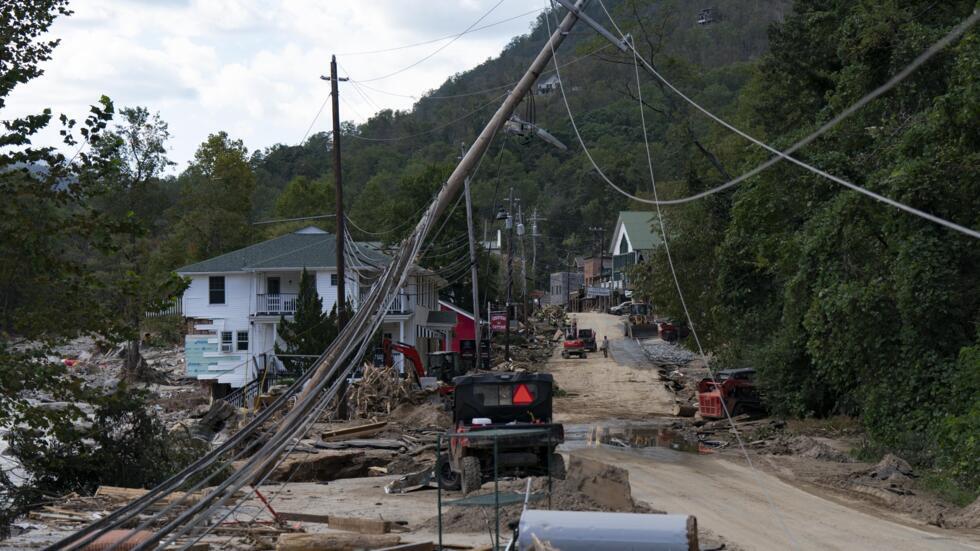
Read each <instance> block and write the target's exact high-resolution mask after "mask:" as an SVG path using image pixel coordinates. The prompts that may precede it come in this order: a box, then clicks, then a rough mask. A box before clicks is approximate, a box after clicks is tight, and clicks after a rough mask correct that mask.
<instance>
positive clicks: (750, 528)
mask: <svg viewBox="0 0 980 551" xmlns="http://www.w3.org/2000/svg"><path fill="white" fill-rule="evenodd" d="M577 317H578V320H579V326H580V327H592V328H594V329H596V330H597V332H598V333H599V338H600V339H601V338H602V336H603V335H608V337H609V339H610V340H611V341H614V342H613V347H612V351H613V356H615V357H616V358H617V359H619V361H620V362H622V364H623V365H620V364H619V363H617V362H616V361H613V360H607V359H604V358H603V357H602V355H601V354H591V355H589V357H588V359H586V360H574V359H573V360H562V359H560V358H556V359H554V360H552V362H550V364H549V366H550V367H549V371H551V372H552V373H553V374H554V376H555V379H556V382H557V383H558V385H559V387H560V388H562V389H564V390H566V391H567V392H569V393H571V394H573V395H571V396H567V397H563V398H560V399H559V400H557V401H556V404H555V411H556V415H557V417H558V418H559V419H563V420H565V422H575V423H585V424H588V423H589V422H596V423H600V424H605V423H608V422H610V421H612V422H615V420H617V419H628V420H639V419H647V420H650V419H657V418H662V417H663V416H664V415H667V414H668V412H669V411H670V407H671V405H672V403H673V400H672V397H671V396H670V395H669V393H668V392H667V391H666V390H665V389H664V388H663V386H662V385H661V384H659V383H657V382H656V377H655V374H654V373H653V370H651V369H645V368H643V367H641V366H637V365H636V364H637V354H636V353H635V351H631V348H630V343H629V342H628V341H625V340H623V338H622V331H621V330H620V326H619V319H618V318H616V317H613V316H608V315H605V314H577ZM583 446H584V444H583V443H578V444H575V443H573V444H572V445H571V446H570V448H573V450H572V451H571V452H570V453H576V454H583V455H586V456H589V457H593V458H596V459H600V460H604V461H607V462H612V463H615V464H616V465H619V466H622V467H625V468H627V469H629V471H630V480H631V483H632V487H633V495H634V497H635V498H636V499H639V500H643V501H646V502H648V503H649V504H650V505H652V506H653V507H654V508H657V509H662V510H666V511H668V512H672V513H688V514H693V515H695V516H696V517H697V518H698V523H699V525H700V526H701V527H703V528H706V529H708V530H710V531H712V532H714V533H716V534H720V535H721V536H723V537H725V538H726V539H727V540H728V541H730V542H731V543H732V544H734V545H736V546H738V547H739V548H741V549H746V550H756V549H760V550H762V549H767V550H768V549H807V550H809V549H814V550H817V549H820V550H824V549H841V550H844V549H847V550H853V549H903V550H904V549H909V550H918V549H923V550H924V549H930V550H935V549H940V550H947V549H948V550H964V549H975V550H976V549H980V534H978V533H976V532H966V531H953V530H942V529H939V528H934V527H931V526H928V525H924V524H922V523H918V522H915V521H913V520H911V519H907V518H904V517H901V516H898V515H897V514H893V513H891V512H889V511H885V510H882V509H880V508H877V507H874V506H872V505H870V504H868V503H866V502H860V501H854V500H848V499H846V498H843V497H841V496H837V495H832V494H830V493H828V492H827V491H825V490H823V489H820V488H815V487H797V486H794V485H792V484H791V483H789V481H784V480H782V479H780V478H778V477H776V476H774V475H772V474H769V473H767V472H763V471H764V470H765V469H760V470H758V471H753V470H752V469H750V468H748V467H747V466H746V465H745V464H744V461H743V462H741V463H739V462H736V461H732V460H728V459H724V458H720V457H716V456H699V455H696V454H692V453H686V452H678V451H674V450H671V449H666V448H643V449H642V450H622V449H614V448H610V447H607V446H600V447H597V448H588V447H583ZM574 448H578V449H574ZM756 461H757V462H761V463H764V459H763V458H759V457H756ZM762 466H763V465H760V467H762ZM770 501H771V504H770Z"/></svg>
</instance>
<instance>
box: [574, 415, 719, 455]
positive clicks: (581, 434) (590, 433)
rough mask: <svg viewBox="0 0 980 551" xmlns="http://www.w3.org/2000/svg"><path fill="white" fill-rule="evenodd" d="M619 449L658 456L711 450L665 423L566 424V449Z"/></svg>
mask: <svg viewBox="0 0 980 551" xmlns="http://www.w3.org/2000/svg"><path fill="white" fill-rule="evenodd" d="M600 447H602V448H619V449H623V450H632V451H635V452H636V453H640V454H641V455H654V456H656V455H658V454H659V452H660V451H662V450H672V451H675V452H682V453H694V454H698V453H710V448H707V447H706V446H705V445H704V444H703V443H701V442H698V441H697V440H696V439H695V440H692V439H691V436H690V435H685V434H684V433H682V432H680V431H677V430H674V429H672V428H670V427H668V426H666V425H664V424H662V423H635V422H628V421H608V422H602V423H588V424H568V425H565V443H564V444H562V446H561V449H562V450H563V451H572V450H576V449H582V448H600Z"/></svg>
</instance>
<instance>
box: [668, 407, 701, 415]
mask: <svg viewBox="0 0 980 551" xmlns="http://www.w3.org/2000/svg"><path fill="white" fill-rule="evenodd" d="M697 412H698V407H697V406H689V405H686V404H674V417H694V414H695V413H697Z"/></svg>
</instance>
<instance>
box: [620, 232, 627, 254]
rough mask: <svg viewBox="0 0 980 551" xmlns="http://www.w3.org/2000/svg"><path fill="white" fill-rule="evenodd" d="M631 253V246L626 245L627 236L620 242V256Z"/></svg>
mask: <svg viewBox="0 0 980 551" xmlns="http://www.w3.org/2000/svg"><path fill="white" fill-rule="evenodd" d="M627 252H629V245H628V244H627V243H626V236H625V235H623V238H622V239H621V240H620V241H619V254H626V253H627Z"/></svg>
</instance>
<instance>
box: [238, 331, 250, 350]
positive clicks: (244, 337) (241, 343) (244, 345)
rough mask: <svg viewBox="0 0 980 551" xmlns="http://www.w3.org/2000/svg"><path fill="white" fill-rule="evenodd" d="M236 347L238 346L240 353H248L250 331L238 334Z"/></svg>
mask: <svg viewBox="0 0 980 551" xmlns="http://www.w3.org/2000/svg"><path fill="white" fill-rule="evenodd" d="M236 345H237V346H238V348H237V350H238V351H239V352H246V351H248V331H239V332H238V341H237V342H236Z"/></svg>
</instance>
